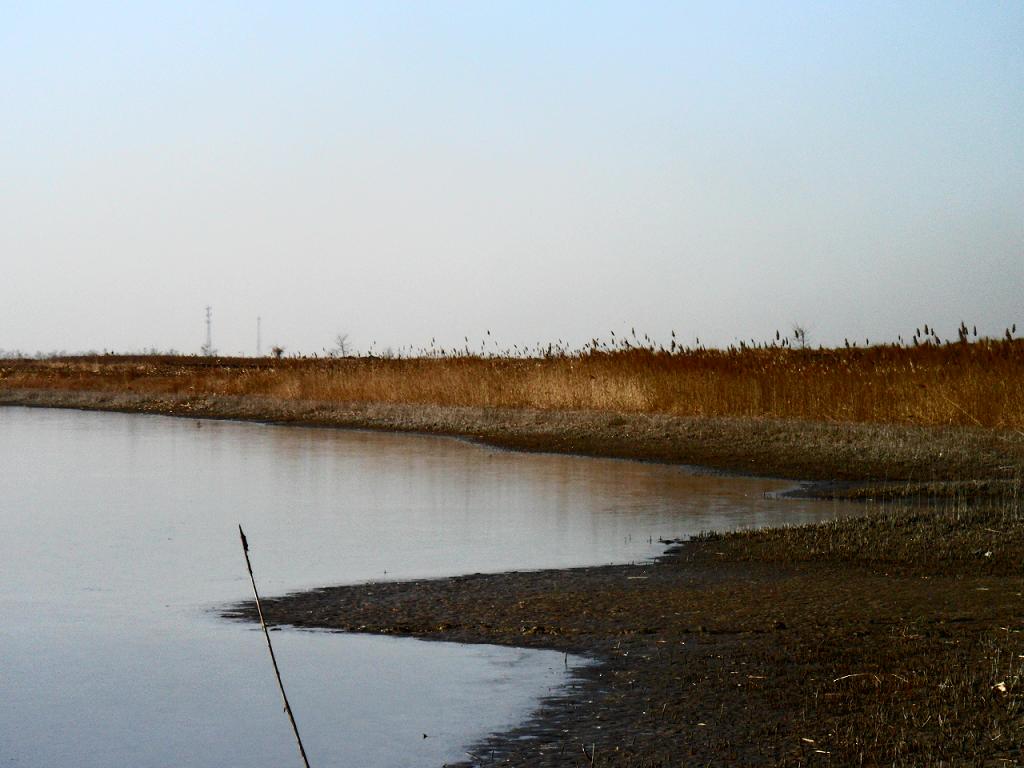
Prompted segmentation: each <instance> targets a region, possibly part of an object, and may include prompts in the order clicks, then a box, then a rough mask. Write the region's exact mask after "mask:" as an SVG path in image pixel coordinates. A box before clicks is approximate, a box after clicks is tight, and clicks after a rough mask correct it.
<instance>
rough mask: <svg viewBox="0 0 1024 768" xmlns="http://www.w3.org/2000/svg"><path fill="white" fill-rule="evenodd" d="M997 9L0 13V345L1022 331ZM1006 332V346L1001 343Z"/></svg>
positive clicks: (749, 6)
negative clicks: (207, 338) (209, 315)
mask: <svg viewBox="0 0 1024 768" xmlns="http://www.w3.org/2000/svg"><path fill="white" fill-rule="evenodd" d="M1022 41H1024V3H1021V2H1019V1H1017V0H1013V1H1012V2H1006V3H992V2H963V3H942V2H935V1H934V0H932V1H930V2H922V3H913V2H898V3H897V2H891V3H877V4H876V3H849V4H838V3H819V2H814V3H811V2H807V3H778V2H771V3H768V2H766V3H735V4H732V3H723V2H714V3H708V4H694V3H665V4H662V3H621V4H604V3H590V2H588V3H558V2H538V3H530V4H525V3H521V2H514V3H494V2H486V3H477V2H460V3H419V2H410V3H387V2H380V1H379V0H374V2H367V3H363V4H343V3H334V2H323V3H312V2H307V3H302V2H287V3H285V2H282V3H258V2H237V3H227V2H224V3H218V2H207V1H204V2H197V3H188V2H173V3H170V2H168V3H139V2H124V3H100V2H89V3H81V2H68V3H46V2H38V1H36V0H29V1H27V2H14V1H12V0H0V259H2V263H3V270H2V274H0V349H8V350H10V349H21V350H25V351H35V350H53V349H67V350H84V349H90V348H93V349H104V348H106V349H115V350H118V351H129V350H138V349H142V348H148V347H151V346H153V347H157V348H161V349H167V348H172V347H173V348H176V349H178V350H181V351H187V352H193V351H198V349H199V347H200V345H201V344H202V343H203V341H204V335H205V325H204V319H203V308H204V307H205V305H207V304H210V305H212V306H213V316H214V326H213V328H214V344H215V346H216V347H217V348H218V349H219V350H220V351H221V352H222V353H229V354H234V353H239V352H243V353H247V354H251V353H253V352H255V346H256V317H257V315H261V316H262V318H263V340H264V349H265V350H266V348H268V347H269V345H270V344H273V343H276V344H281V345H283V346H285V347H286V348H287V349H288V351H305V352H319V351H321V350H322V349H323V348H324V347H330V346H331V344H332V339H333V338H334V336H335V335H336V334H337V333H338V332H339V331H347V332H348V333H349V334H350V338H351V340H352V341H353V342H354V343H355V345H356V346H357V347H359V348H361V349H366V348H367V347H368V346H369V345H370V343H371V342H372V341H376V342H377V347H378V349H379V348H382V347H385V346H388V345H391V346H395V347H398V346H401V345H406V344H413V345H415V346H420V345H425V344H428V343H429V341H430V339H431V337H436V338H437V340H438V343H439V344H446V345H450V344H452V343H454V342H456V341H458V342H460V343H461V340H462V337H463V336H464V335H468V336H469V337H470V339H471V340H472V339H475V340H479V339H480V337H481V336H483V335H484V333H485V331H486V330H488V329H489V330H491V332H492V338H495V339H498V340H499V341H501V342H503V343H507V344H512V343H519V344H522V343H524V342H530V343H532V342H536V341H545V342H546V341H549V340H555V339H557V338H562V339H567V340H569V341H571V342H573V343H581V342H583V341H585V340H586V339H589V338H590V337H591V336H603V337H607V336H608V334H609V332H610V331H612V330H615V331H616V333H620V332H621V331H622V330H623V329H628V328H629V327H630V326H636V328H637V329H638V331H640V330H642V331H645V332H648V333H650V334H651V335H652V336H654V337H656V338H658V339H666V340H667V338H668V336H669V333H670V331H671V330H672V329H675V330H676V331H677V333H678V334H679V337H680V338H681V339H682V340H684V341H692V339H693V338H694V337H695V336H700V338H701V340H702V341H703V342H706V343H716V344H728V343H729V342H731V341H733V340H736V339H740V338H750V337H751V336H754V337H756V338H759V339H763V338H767V337H768V336H769V335H773V334H774V331H775V329H776V328H779V329H781V330H782V331H783V332H786V331H787V329H789V328H790V327H791V325H792V324H793V323H794V322H799V323H801V324H803V325H805V326H806V327H807V328H808V329H809V338H810V339H811V340H812V341H813V342H815V343H819V342H821V343H834V342H837V341H838V342H840V343H841V341H842V339H843V337H844V336H849V337H850V338H851V339H852V338H860V339H861V340H863V338H864V337H865V336H868V337H871V338H872V340H875V339H879V340H880V339H891V338H895V336H896V334H898V333H902V334H903V335H904V336H905V337H906V336H909V335H910V334H912V333H913V329H914V327H915V326H917V325H920V324H921V323H924V322H927V323H929V324H937V325H938V326H939V329H940V331H941V332H942V333H943V335H946V336H954V335H955V327H956V325H957V324H958V323H959V321H960V320H961V318H962V319H964V320H966V321H967V322H968V324H975V323H976V324H977V325H978V327H979V330H980V331H983V332H988V333H994V334H1000V335H1001V334H1002V331H1003V328H1004V327H1005V326H1008V325H1010V324H1011V323H1013V322H1016V323H1018V324H1019V325H1021V326H1024V44H1022ZM1022 331H1024V328H1022Z"/></svg>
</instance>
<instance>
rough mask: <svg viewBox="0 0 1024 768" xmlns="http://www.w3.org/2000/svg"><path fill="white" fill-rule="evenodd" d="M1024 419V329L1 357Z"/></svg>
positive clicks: (289, 387) (497, 397)
mask: <svg viewBox="0 0 1024 768" xmlns="http://www.w3.org/2000/svg"><path fill="white" fill-rule="evenodd" d="M37 388H46V389H59V390H89V391H106V392H134V393H140V394H151V395H174V396H193V397H195V396H222V395H227V396H245V397H268V398H275V399H284V400H291V401H315V402H321V403H333V404H339V403H375V404H392V405H419V406H444V407H478V408H505V409H534V410H586V411H599V412H614V413H636V414H648V415H653V414H660V415H670V416H679V417H716V418H743V419H749V418H758V419H772V420H797V421H818V422H831V423H839V422H842V423H876V424H897V425H917V426H941V427H949V426H953V427H956V426H967V427H983V428H988V429H996V430H1022V429H1024V341H1010V340H1002V341H992V340H985V341H978V342H975V343H966V341H965V342H963V343H956V344H945V345H936V344H921V345H917V346H911V347H903V346H875V347H868V348H862V349H857V348H851V349H845V348H844V349H829V350H812V349H789V348H786V347H778V346H775V347H767V348H753V347H744V348H738V349H729V350H715V349H710V350H709V349H678V348H677V349H673V350H671V351H668V350H657V349H652V348H636V347H633V346H628V347H627V348H619V349H611V350H609V349H605V348H601V347H594V348H590V349H588V350H586V351H583V352H568V351H565V350H553V351H552V352H551V353H550V354H549V355H547V356H543V357H532V358H521V357H483V356H478V355H470V354H455V355H436V356H430V357H417V358H412V359H380V358H345V359H310V358H302V359H281V360H275V359H266V358H260V359H253V358H235V359H229V358H197V357H159V356H144V357H116V356H100V357H93V358H65V359H52V360H39V361H36V360H16V361H4V362H0V389H37Z"/></svg>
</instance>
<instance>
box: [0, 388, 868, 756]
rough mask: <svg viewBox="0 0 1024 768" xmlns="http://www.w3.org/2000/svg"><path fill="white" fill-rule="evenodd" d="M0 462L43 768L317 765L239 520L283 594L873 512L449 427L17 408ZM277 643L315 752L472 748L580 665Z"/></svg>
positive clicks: (10, 569) (648, 553)
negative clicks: (255, 621) (486, 443)
mask: <svg viewBox="0 0 1024 768" xmlns="http://www.w3.org/2000/svg"><path fill="white" fill-rule="evenodd" d="M0 467H2V472H0V610H2V615H3V622H2V625H0V648H2V651H0V654H2V655H0V660H2V663H0V759H2V765H4V766H31V767H32V768H44V767H46V768H50V767H51V766H63V765H66V766H79V767H81V768H91V767H93V766H96V767H97V768H98V767H99V766H104V768H106V767H107V766H115V765H125V766H127V765H131V766H171V765H174V766H179V765H185V766H200V767H203V766H211V767H212V766H223V765H234V764H242V763H245V764H248V765H252V766H280V765H299V764H300V762H299V758H298V754H297V750H296V748H295V745H294V742H293V739H292V736H291V731H290V726H289V725H288V722H287V719H286V718H285V716H284V715H283V714H282V712H281V704H280V695H279V693H278V691H277V688H276V683H275V682H274V679H273V674H272V671H271V667H270V662H269V658H268V656H267V651H266V646H265V644H264V640H263V637H262V634H261V633H260V632H259V630H258V628H252V627H248V626H245V625H242V624H237V623H233V622H228V621H225V620H223V619H221V618H220V617H219V615H218V609H219V608H221V607H223V606H224V605H226V604H228V603H231V602H235V601H238V600H243V599H246V598H247V597H249V596H250V595H251V587H250V585H249V581H248V574H247V572H246V569H245V561H244V558H243V556H242V552H241V548H240V545H239V541H238V529H237V526H238V524H239V523H241V524H242V525H243V527H244V528H245V531H246V534H247V535H248V537H249V542H250V547H251V554H252V558H253V567H254V570H255V574H256V579H257V583H258V585H259V587H260V592H261V594H263V595H271V594H279V593H283V592H287V591H294V590H298V589H303V588H308V587H316V586H326V585H330V584H342V583H353V582H362V581H369V580H382V579H389V580H391V579H406V578H422V577H440V576H449V575H456V574H463V573H472V572H478V571H504V570H513V569H515V570H523V569H533V568H551V567H569V566H577V565H595V564H603V563H611V562H629V561H635V560H642V559H646V558H650V557H652V556H654V555H657V554H659V553H660V552H661V551H662V549H663V547H662V546H661V545H659V544H658V539H659V538H660V537H665V538H675V537H679V536H687V535H691V534H693V533H696V532H698V531H700V530H706V529H712V528H714V529H724V528H736V527H740V526H750V525H769V524H780V523H799V522H804V521H810V520H819V519H824V518H829V517H835V516H837V515H840V514H843V513H844V512H848V511H852V510H853V508H852V507H851V506H850V505H843V504H839V503H834V502H820V501H807V500H795V499H779V498H777V497H775V496H773V493H774V492H777V491H779V490H782V489H784V488H785V487H786V486H787V484H786V483H784V482H779V481H774V480H763V479H753V478H733V477H723V476H718V475H713V474H701V473H696V472H694V471H691V470H687V469H685V468H680V467H672V466H666V465H659V464H647V463H640V462H629V461H617V460H604V459H586V458H580V457H572V456H556V455H546V454H519V453H513V452H508V451H502V450H497V449H492V448H488V447H483V446H477V445H472V444H469V443H467V442H464V441H460V440H455V439H449V438H439V437H426V436H416V435H393V434H383V433H371V432H361V431H352V430H329V429H316V428H304V427H292V426H289V427H279V426H269V425H260V424H249V423H237V422H226V421H196V420H188V419H175V418H169V417H162V416H145V415H129V414H113V413H110V414H106V413H86V412H78V411H62V410H40V409H26V408H0ZM272 638H273V639H274V644H275V650H276V651H277V654H278V660H279V663H280V665H281V669H282V675H283V677H284V681H285V685H286V687H287V689H288V694H289V698H290V699H291V703H292V707H293V709H294V711H295V715H296V718H297V720H298V722H299V727H300V729H301V731H302V734H303V740H304V742H305V744H306V749H307V752H308V754H309V757H310V762H311V764H312V765H314V766H351V765H358V766H361V767H362V768H378V767H379V768H384V767H389V768H391V767H398V766H440V765H441V764H443V763H444V762H446V761H455V760H459V759H463V758H464V757H465V754H464V750H465V749H466V748H467V746H468V745H470V744H472V743H474V742H475V741H477V740H479V739H481V738H482V737H484V736H485V735H486V734H487V733H490V732H494V731H498V730H502V729H504V728H508V727H510V726H512V725H514V724H516V723H518V722H521V721H522V720H523V719H525V718H526V717H527V716H528V715H529V713H530V712H531V710H532V709H533V708H534V707H535V706H536V703H537V701H538V700H539V699H540V698H541V697H543V696H545V695H548V694H549V693H550V692H552V691H555V690H557V689H558V688H559V687H560V686H562V685H564V684H565V682H566V677H567V671H566V669H565V666H564V662H563V657H562V655H561V654H556V653H553V652H543V651H539V652H538V651H525V650H518V649H509V648H498V647H492V646H461V645H456V644H446V643H425V642H421V641H416V640H408V639H398V638H383V637H371V636H360V635H339V634H329V633H322V632H299V631H288V630H285V631H280V632H275V633H273V635H272ZM576 663H584V662H582V660H576V661H573V660H571V659H570V665H569V666H570V668H571V667H572V665H573V664H576ZM424 734H425V735H426V738H424Z"/></svg>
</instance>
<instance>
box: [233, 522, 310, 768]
mask: <svg viewBox="0 0 1024 768" xmlns="http://www.w3.org/2000/svg"><path fill="white" fill-rule="evenodd" d="M238 535H239V536H241V537H242V552H243V553H245V565H246V567H247V568H248V569H249V580H250V581H251V582H252V593H253V595H254V596H255V597H256V612H257V613H258V614H259V615H260V626H261V627H263V636H264V637H265V638H267V650H269V651H270V661H271V663H272V664H273V665H274V676H275V677H277V687H278V688H280V689H281V698H282V699H284V711H285V713H286V714H287V715H288V719H289V720H290V721H291V723H292V730H293V731H294V732H295V741H297V742H298V744H299V754H300V755H302V762H303V763H304V764H305V766H306V768H309V759H308V758H307V757H306V750H305V748H304V747H303V746H302V737H301V736H299V726H297V725H296V724H295V715H293V714H292V707H291V704H289V703H288V694H287V693H285V692H284V683H283V682H281V670H280V669H278V667H277V657H276V656H274V646H273V645H271V643H270V632H268V631H267V622H266V621H264V619H263V608H262V606H260V593H259V592H258V591H257V590H256V577H255V576H253V575H252V562H250V560H249V542H248V541H247V540H246V538H245V532H244V531H243V530H242V526H241V525H239V526H238Z"/></svg>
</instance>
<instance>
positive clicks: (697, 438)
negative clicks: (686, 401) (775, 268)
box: [0, 389, 1024, 500]
mask: <svg viewBox="0 0 1024 768" xmlns="http://www.w3.org/2000/svg"><path fill="white" fill-rule="evenodd" d="M3 405H11V406H22V407H38V408H72V409H77V410H92V411H111V412H118V413H146V414H158V415H165V416H176V417H184V418H200V419H226V420H236V421H249V422H259V423H266V424H274V425H280V426H291V425H300V426H308V427H327V428H346V429H366V430H373V431H386V432H402V433H411V434H423V435H434V436H447V437H454V438H459V439H464V440H468V441H470V442H474V443H479V444H483V445H488V446H491V447H495V448H501V449H506V450H514V451H526V452H531V453H556V454H571V455H578V456H589V457H598V458H615V459H628V460H634V461H650V462H658V463H667V464H674V465H686V466H689V467H693V468H694V469H696V470H699V471H711V472H724V473H727V474H736V475H743V476H758V477H766V478H776V479H783V480H792V481H794V482H795V483H798V484H800V485H801V486H803V488H802V489H800V488H798V489H794V491H795V493H796V494H798V495H799V494H801V493H806V494H809V495H812V496H814V497H816V498H844V499H868V498H870V499H876V500H877V499H887V498H907V497H924V496H927V497H929V498H933V499H934V498H944V497H946V498H953V497H963V496H969V497H972V498H982V497H987V496H992V495H994V496H997V497H998V496H1000V495H1002V494H1003V493H1004V491H1005V488H1006V486H1007V484H1009V483H1012V482H1013V481H1014V480H1015V479H1016V478H1019V477H1021V476H1024V433H1022V432H1017V431H1004V432H996V431H993V430H989V429H983V428H973V427H916V426H899V425H888V424H871V423H866V424H865V423H846V422H798V421H786V420H770V419H760V418H751V419H741V418H724V417H718V418H710V417H708V418H702V417H676V416H669V415H661V414H655V415H648V414H621V413H615V412H604V411H542V410H524V409H500V408H479V407H456V406H422V405H394V404H378V403H344V404H338V403H322V402H310V401H297V400H288V399H282V398H265V397H251V396H228V395H219V396H211V395H202V396H195V397H188V396H183V395H153V394H141V393H133V392H109V391H82V390H66V389H7V390H3V389H0V406H3Z"/></svg>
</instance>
